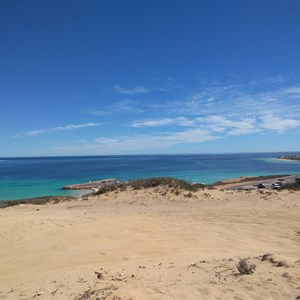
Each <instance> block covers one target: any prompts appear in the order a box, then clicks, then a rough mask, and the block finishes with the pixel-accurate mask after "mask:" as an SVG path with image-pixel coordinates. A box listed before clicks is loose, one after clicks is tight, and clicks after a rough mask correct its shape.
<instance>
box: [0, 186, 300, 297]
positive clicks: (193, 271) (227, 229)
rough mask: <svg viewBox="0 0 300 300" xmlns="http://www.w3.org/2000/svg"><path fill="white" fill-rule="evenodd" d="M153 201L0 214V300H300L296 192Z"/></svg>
mask: <svg viewBox="0 0 300 300" xmlns="http://www.w3.org/2000/svg"><path fill="white" fill-rule="evenodd" d="M162 194H164V191H162V190H160V191H154V190H144V191H126V192H122V193H111V194H109V195H106V196H103V195H102V196H98V197H90V198H89V199H88V200H81V201H80V200H78V201H76V202H75V201H72V202H65V203H60V204H47V205H43V206H36V205H20V206H15V207H9V208H5V209H1V210H0V245H1V248H0V299H107V300H112V299H114V300H117V299H127V300H128V299H284V300H286V299H296V297H297V296H299V295H300V193H299V192H294V193H292V192H288V191H281V192H276V191H261V192H260V191H251V192H240V191H237V192H233V191H220V190H216V191H208V190H206V191H201V192H197V193H195V194H194V196H193V197H187V193H186V192H183V193H181V194H180V195H178V196H175V195H174V194H172V193H169V192H168V193H167V194H165V195H162ZM265 253H272V254H274V256H273V263H272V262H270V261H269V260H266V261H261V256H262V255H263V254H265ZM241 258H249V262H250V263H254V264H256V270H255V272H254V273H253V274H252V275H240V274H239V273H238V271H237V268H236V264H237V263H238V262H239V260H240V259H241ZM279 261H283V262H284V265H285V266H282V267H276V263H277V262H279ZM95 272H98V273H99V274H96V273H95ZM97 275H98V277H99V278H97Z"/></svg>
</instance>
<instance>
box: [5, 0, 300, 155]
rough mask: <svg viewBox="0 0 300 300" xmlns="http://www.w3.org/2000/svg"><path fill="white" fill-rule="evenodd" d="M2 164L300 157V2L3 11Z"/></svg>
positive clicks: (80, 5) (50, 5) (153, 2)
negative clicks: (115, 157) (81, 158)
mask: <svg viewBox="0 0 300 300" xmlns="http://www.w3.org/2000/svg"><path fill="white" fill-rule="evenodd" d="M0 36H1V44H0V104H1V109H0V139H1V140H0V156H2V157H5V156H47V155H55V156H56V155H98V154H99V155H102V154H143V153H145V154H150V153H218V152H220V153H225V152H268V151H297V150H298V151H299V150H300V138H299V137H300V38H299V36H300V2H299V1H296V0H295V1H293V0H284V1H278V0H272V1H271V0H259V1H255V0H251V1H250V0H249V1H247V0H239V1H238V0H236V1H234V0H231V1H227V0H219V1H218V0H213V1H205V0H203V1H200V0H199V1H175V0H174V1H171V0H169V1H168V0H160V1H159V0H149V1H147V0H143V1H142V0H140V1H131V0H122V1H117V0H113V1H89V0H85V1H84V0H82V1H76V0H74V1H64V0H61V1H55V0H51V1H50V0H49V1H47V0H44V1H29V0H28V1H27V0H19V1H14V0H9V1H6V0H1V1H0Z"/></svg>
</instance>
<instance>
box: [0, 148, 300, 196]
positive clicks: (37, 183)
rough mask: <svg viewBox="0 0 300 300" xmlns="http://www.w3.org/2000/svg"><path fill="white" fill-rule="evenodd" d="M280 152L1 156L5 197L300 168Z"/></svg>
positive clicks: (207, 179) (0, 184) (0, 175)
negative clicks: (101, 183) (114, 182)
mask: <svg viewBox="0 0 300 300" xmlns="http://www.w3.org/2000/svg"><path fill="white" fill-rule="evenodd" d="M285 154H286V153H285ZM279 155H282V153H251V154H245V153H244V154H207V155H204V154H185V155H183V154H182V155H120V156H80V157H33V158H0V200H14V199H23V198H32V197H40V196H50V195H52V196H56V195H64V196H66V195H72V196H78V195H80V193H81V192H80V191H65V190H62V187H63V186H64V185H67V184H76V183H83V182H87V181H90V180H91V181H93V180H99V179H104V178H117V179H119V180H128V179H137V178H146V177H166V176H170V177H175V178H180V179H184V180H187V181H189V182H201V183H206V184H209V183H214V182H216V181H219V180H222V179H226V178H232V177H240V176H247V175H272V174H297V173H300V162H297V161H280V160H276V159H275V158H276V157H278V156H279Z"/></svg>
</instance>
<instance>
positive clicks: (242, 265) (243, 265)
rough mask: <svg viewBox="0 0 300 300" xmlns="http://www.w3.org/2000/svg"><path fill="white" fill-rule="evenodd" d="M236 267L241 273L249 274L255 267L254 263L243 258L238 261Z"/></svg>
mask: <svg viewBox="0 0 300 300" xmlns="http://www.w3.org/2000/svg"><path fill="white" fill-rule="evenodd" d="M236 268H237V269H238V271H239V273H240V274H241V275H250V274H253V273H254V271H255V269H256V265H255V264H249V263H248V261H247V259H246V258H243V259H241V260H240V261H239V263H238V264H237V266H236Z"/></svg>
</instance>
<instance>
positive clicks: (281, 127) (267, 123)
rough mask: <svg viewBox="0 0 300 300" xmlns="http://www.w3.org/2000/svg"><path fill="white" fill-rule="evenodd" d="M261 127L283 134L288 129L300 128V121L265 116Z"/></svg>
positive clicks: (262, 118)
mask: <svg viewBox="0 0 300 300" xmlns="http://www.w3.org/2000/svg"><path fill="white" fill-rule="evenodd" d="M260 127H261V128H263V129H269V130H274V131H277V132H279V133H281V132H284V131H286V130H288V129H292V128H297V127H300V121H299V120H295V119H282V118H280V117H277V116H274V115H265V116H262V117H261V124H260Z"/></svg>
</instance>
